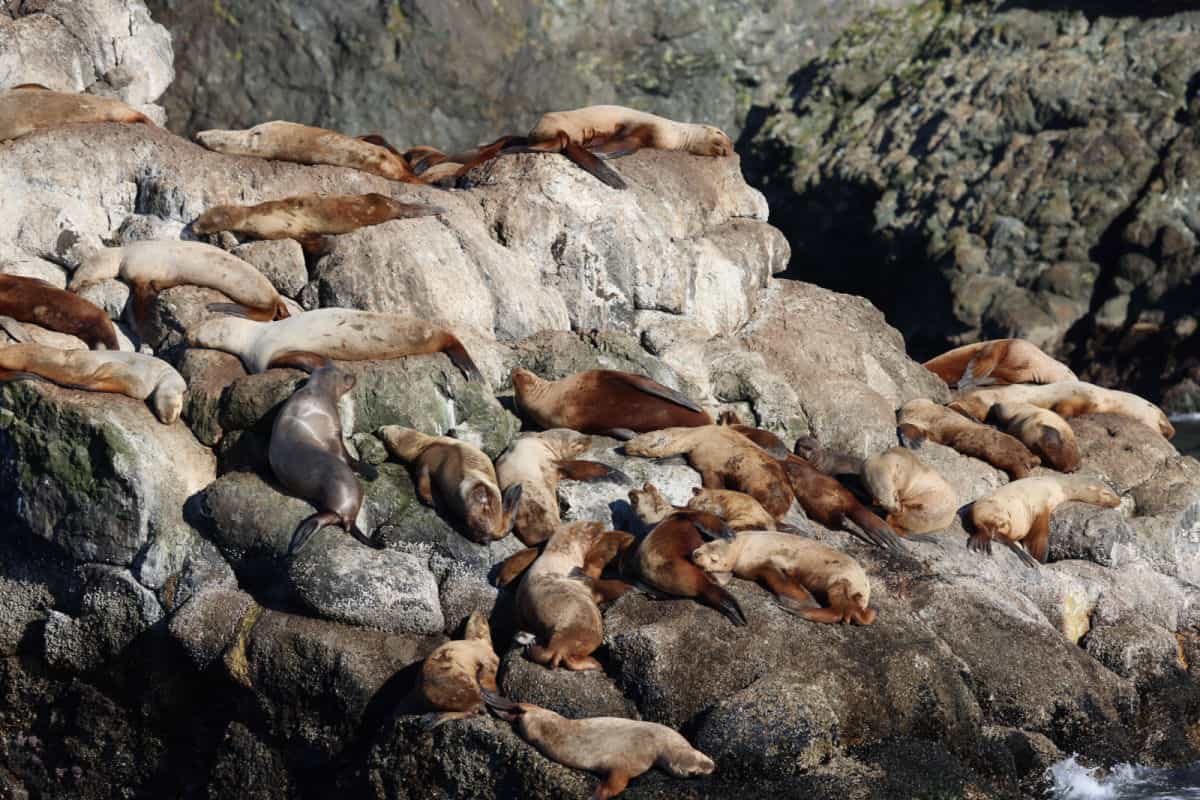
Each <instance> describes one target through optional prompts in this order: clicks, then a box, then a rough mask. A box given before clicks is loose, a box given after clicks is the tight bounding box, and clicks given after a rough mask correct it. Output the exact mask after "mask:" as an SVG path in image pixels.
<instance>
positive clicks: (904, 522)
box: [862, 447, 959, 535]
mask: <svg viewBox="0 0 1200 800" xmlns="http://www.w3.org/2000/svg"><path fill="white" fill-rule="evenodd" d="M862 477H863V482H864V483H865V484H866V485H867V488H868V489H869V490H870V492H871V495H872V496H873V497H874V498H875V501H876V502H877V503H879V505H880V506H882V507H883V508H884V509H885V510H886V511H887V512H888V515H887V523H888V525H891V526H892V528H893V529H894V530H895V531H896V532H897V533H899V534H901V535H904V534H906V533H929V532H931V531H940V530H943V529H945V528H947V527H949V526H950V524H951V523H953V522H954V518H955V516H956V515H957V514H958V507H959V502H958V494H957V493H956V492H955V491H954V487H952V486H951V485H950V484H949V483H947V482H946V479H945V478H943V477H942V476H941V475H939V474H938V472H937V471H936V470H934V469H932V468H930V467H929V466H927V465H926V464H923V463H922V462H921V459H919V458H917V457H916V456H915V455H913V453H912V451H911V450H907V449H905V448H903V447H893V448H891V449H889V450H885V451H884V452H882V453H879V454H878V455H874V456H871V457H870V458H868V459H867V460H866V461H865V462H864V463H863V470H862Z"/></svg>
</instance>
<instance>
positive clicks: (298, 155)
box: [196, 120, 422, 183]
mask: <svg viewBox="0 0 1200 800" xmlns="http://www.w3.org/2000/svg"><path fill="white" fill-rule="evenodd" d="M196 141H198V142H200V144H202V145H204V146H205V147H207V148H208V149H209V150H213V151H215V152H218V153H224V154H226V155H231V156H253V157H255V158H267V159H272V160H274V161H291V162H294V163H297V164H328V165H331V166H335V167H349V168H350V169H356V170H359V171H361V172H369V173H371V174H372V175H380V176H382V177H384V178H388V179H390V180H393V181H401V182H403V183H422V181H421V180H420V179H419V178H417V177H416V176H415V175H413V173H412V170H411V169H410V168H409V166H408V161H406V160H405V159H404V157H403V156H401V155H399V154H398V153H395V152H393V151H392V150H390V149H389V148H387V147H383V146H380V145H379V144H376V143H374V142H372V141H371V140H370V137H359V138H355V137H353V136H347V135H345V134H343V133H338V132H337V131H331V130H326V129H325V128H314V127H312V126H311V125H300V124H299V123H295V122H284V121H281V120H275V121H273V122H264V123H262V124H261V125H255V126H254V127H253V128H250V129H248V130H244V131H222V130H211V131H200V132H199V133H197V134H196Z"/></svg>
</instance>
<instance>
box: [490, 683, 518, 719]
mask: <svg viewBox="0 0 1200 800" xmlns="http://www.w3.org/2000/svg"><path fill="white" fill-rule="evenodd" d="M479 693H480V694H481V695H482V696H483V702H484V703H485V704H486V705H487V707H488V710H489V711H491V712H492V713H493V714H495V715H496V716H497V717H499V718H500V719H502V720H504V721H505V722H512V721H513V720H515V719H516V718H517V717H519V716H521V715H522V714H524V713H525V711H524V709H522V708H521V707H520V706H519V705H517V704H516V703H514V702H513V701H512V700H508V699H506V698H503V697H501V696H500V695H498V694H496V693H495V692H490V691H488V690H487V689H483V688H481V689H480V690H479Z"/></svg>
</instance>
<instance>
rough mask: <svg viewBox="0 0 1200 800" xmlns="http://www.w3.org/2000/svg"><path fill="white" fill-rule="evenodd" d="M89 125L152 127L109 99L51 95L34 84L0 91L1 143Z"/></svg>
mask: <svg viewBox="0 0 1200 800" xmlns="http://www.w3.org/2000/svg"><path fill="white" fill-rule="evenodd" d="M88 122H130V123H140V124H142V125H150V126H154V122H153V121H152V120H151V119H150V118H149V117H147V116H146V115H145V114H143V113H141V112H140V111H137V110H135V109H133V108H130V107H129V106H128V105H126V104H125V103H122V102H121V101H120V100H115V99H113V98H111V97H100V96H98V95H94V94H73V93H70V92H54V91H51V90H49V89H47V88H46V87H45V86H39V85H37V84H22V85H21V86H18V87H16V88H15V89H9V90H8V91H6V92H0V142H4V141H8V140H9V139H19V138H20V137H22V136H25V135H27V134H30V133H33V132H34V131H38V130H45V129H47V128H58V127H61V126H63V125H80V124H83V123H88Z"/></svg>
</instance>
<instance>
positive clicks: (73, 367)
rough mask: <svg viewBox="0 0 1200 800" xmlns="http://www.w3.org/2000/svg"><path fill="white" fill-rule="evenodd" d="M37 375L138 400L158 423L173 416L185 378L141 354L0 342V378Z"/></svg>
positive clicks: (179, 409) (178, 407) (178, 410)
mask: <svg viewBox="0 0 1200 800" xmlns="http://www.w3.org/2000/svg"><path fill="white" fill-rule="evenodd" d="M31 377H36V378H42V379H44V380H47V381H50V382H51V383H56V384H58V385H59V386H65V387H67V388H70V389H83V390H84V391H88V392H113V393H115V394H123V395H125V396H127V397H132V398H133V399H135V400H144V401H146V402H147V403H148V404H149V405H150V408H151V409H153V411H154V415H155V416H156V417H158V420H159V421H160V422H162V423H163V424H164V425H170V424H171V423H173V422H175V420H177V419H179V415H180V413H181V412H182V411H183V395H184V392H186V391H187V383H185V382H184V380H183V376H182V375H180V374H179V373H178V372H176V371H175V368H174V367H172V366H171V365H170V364H168V363H167V362H165V361H163V360H161V359H158V358H155V357H154V356H146V355H142V354H141V353H123V352H115V351H95V350H59V349H58V348H55V347H47V346H45V345H41V344H32V343H30V344H12V345H5V346H3V347H0V381H7V380H19V379H22V378H31Z"/></svg>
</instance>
